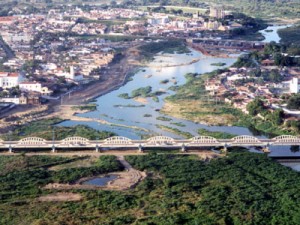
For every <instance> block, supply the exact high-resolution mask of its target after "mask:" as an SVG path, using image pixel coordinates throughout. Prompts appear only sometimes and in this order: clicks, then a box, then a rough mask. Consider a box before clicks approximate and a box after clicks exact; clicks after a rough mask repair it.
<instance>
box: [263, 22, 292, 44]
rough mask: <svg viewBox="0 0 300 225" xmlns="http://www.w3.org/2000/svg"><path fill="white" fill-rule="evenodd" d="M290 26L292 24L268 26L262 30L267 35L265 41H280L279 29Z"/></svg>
mask: <svg viewBox="0 0 300 225" xmlns="http://www.w3.org/2000/svg"><path fill="white" fill-rule="evenodd" d="M289 26H290V25H274V26H268V27H267V28H266V29H265V30H261V31H260V33H261V34H262V35H263V36H264V37H265V39H264V40H263V42H271V41H275V42H276V43H279V41H280V37H279V35H278V33H277V31H278V30H280V29H283V28H286V27H289Z"/></svg>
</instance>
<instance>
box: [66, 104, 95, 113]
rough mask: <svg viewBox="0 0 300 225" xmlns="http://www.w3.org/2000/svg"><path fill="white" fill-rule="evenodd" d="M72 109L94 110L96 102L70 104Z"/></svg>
mask: <svg viewBox="0 0 300 225" xmlns="http://www.w3.org/2000/svg"><path fill="white" fill-rule="evenodd" d="M72 109H73V110H81V111H84V110H87V111H96V110H97V104H87V105H79V106H72Z"/></svg>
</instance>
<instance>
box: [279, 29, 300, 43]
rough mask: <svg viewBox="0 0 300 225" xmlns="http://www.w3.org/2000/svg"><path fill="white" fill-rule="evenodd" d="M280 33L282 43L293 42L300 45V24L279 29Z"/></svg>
mask: <svg viewBox="0 0 300 225" xmlns="http://www.w3.org/2000/svg"><path fill="white" fill-rule="evenodd" d="M278 35H279V36H280V38H281V40H280V43H283V44H288V45H289V44H293V45H298V46H299V45H300V26H299V25H296V26H291V27H287V28H284V29H280V30H278Z"/></svg>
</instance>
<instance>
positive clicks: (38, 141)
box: [18, 137, 46, 145]
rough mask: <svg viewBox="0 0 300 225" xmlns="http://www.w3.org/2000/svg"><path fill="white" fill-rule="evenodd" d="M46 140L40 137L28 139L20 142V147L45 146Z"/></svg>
mask: <svg viewBox="0 0 300 225" xmlns="http://www.w3.org/2000/svg"><path fill="white" fill-rule="evenodd" d="M45 144H46V140H45V139H43V138H39V137H27V138H23V139H21V140H19V141H18V145H45Z"/></svg>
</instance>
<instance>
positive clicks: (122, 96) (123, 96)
mask: <svg viewBox="0 0 300 225" xmlns="http://www.w3.org/2000/svg"><path fill="white" fill-rule="evenodd" d="M118 97H119V98H124V99H130V96H129V94H128V93H122V94H119V95H118Z"/></svg>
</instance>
